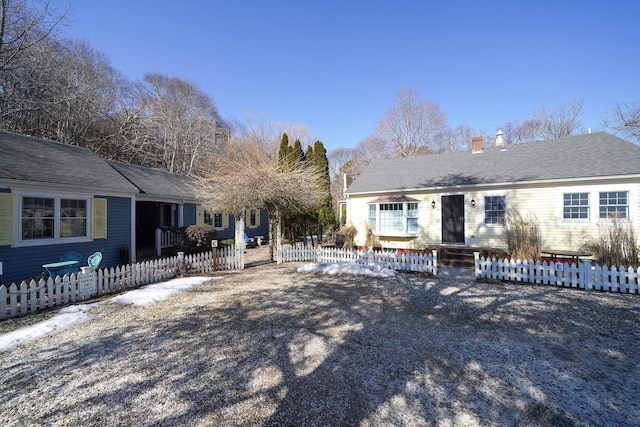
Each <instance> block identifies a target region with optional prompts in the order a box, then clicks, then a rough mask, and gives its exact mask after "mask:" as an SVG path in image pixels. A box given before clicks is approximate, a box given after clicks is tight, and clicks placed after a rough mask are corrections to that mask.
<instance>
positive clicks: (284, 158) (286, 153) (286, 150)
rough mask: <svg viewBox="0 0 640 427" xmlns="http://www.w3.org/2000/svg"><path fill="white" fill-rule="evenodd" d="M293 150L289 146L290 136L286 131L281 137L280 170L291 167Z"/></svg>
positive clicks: (279, 150) (279, 151)
mask: <svg viewBox="0 0 640 427" xmlns="http://www.w3.org/2000/svg"><path fill="white" fill-rule="evenodd" d="M291 152H292V149H291V147H290V146H289V137H288V136H287V134H286V133H283V134H282V138H281V139H280V148H279V149H278V172H283V171H285V170H289V169H290V168H289V166H290V163H289V162H290V160H289V159H290V157H291Z"/></svg>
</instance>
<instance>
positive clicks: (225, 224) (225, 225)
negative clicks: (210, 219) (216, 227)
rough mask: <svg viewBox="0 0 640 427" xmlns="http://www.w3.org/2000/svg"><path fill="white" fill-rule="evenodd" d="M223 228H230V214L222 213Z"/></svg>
mask: <svg viewBox="0 0 640 427" xmlns="http://www.w3.org/2000/svg"><path fill="white" fill-rule="evenodd" d="M222 228H229V214H228V213H223V214H222Z"/></svg>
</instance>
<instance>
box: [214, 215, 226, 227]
mask: <svg viewBox="0 0 640 427" xmlns="http://www.w3.org/2000/svg"><path fill="white" fill-rule="evenodd" d="M212 221H213V222H212V224H213V226H214V227H215V228H223V221H222V214H221V213H217V214H213V220H212Z"/></svg>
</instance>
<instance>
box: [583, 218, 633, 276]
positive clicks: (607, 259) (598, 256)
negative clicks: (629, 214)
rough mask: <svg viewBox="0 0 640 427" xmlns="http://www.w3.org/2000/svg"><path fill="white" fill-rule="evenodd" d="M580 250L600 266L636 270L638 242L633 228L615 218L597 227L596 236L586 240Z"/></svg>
mask: <svg viewBox="0 0 640 427" xmlns="http://www.w3.org/2000/svg"><path fill="white" fill-rule="evenodd" d="M582 250H583V251H585V252H587V253H590V254H591V255H592V256H593V258H594V260H595V262H596V263H597V264H599V265H601V266H602V265H608V266H616V267H633V268H638V242H637V239H636V235H635V232H634V231H633V227H632V226H631V224H629V223H627V222H624V221H620V220H618V219H616V218H613V219H612V220H611V222H609V223H607V224H601V225H598V235H597V236H596V237H589V238H587V240H586V241H585V243H584V244H583V245H582Z"/></svg>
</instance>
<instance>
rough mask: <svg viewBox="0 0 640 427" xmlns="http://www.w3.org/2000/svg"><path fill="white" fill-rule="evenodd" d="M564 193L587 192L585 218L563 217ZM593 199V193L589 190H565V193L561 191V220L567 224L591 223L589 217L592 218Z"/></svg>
mask: <svg viewBox="0 0 640 427" xmlns="http://www.w3.org/2000/svg"><path fill="white" fill-rule="evenodd" d="M565 194H587V198H588V200H589V204H588V205H587V206H588V212H587V218H586V219H583V218H565V217H564V208H565V206H564V196H565ZM593 202H594V199H593V194H592V192H590V191H567V192H565V193H562V195H561V198H560V203H561V204H562V207H561V208H562V212H561V220H562V222H564V223H565V224H569V223H573V224H589V223H591V218H593V216H592V215H593V209H591V208H592V205H593Z"/></svg>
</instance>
